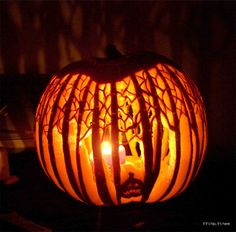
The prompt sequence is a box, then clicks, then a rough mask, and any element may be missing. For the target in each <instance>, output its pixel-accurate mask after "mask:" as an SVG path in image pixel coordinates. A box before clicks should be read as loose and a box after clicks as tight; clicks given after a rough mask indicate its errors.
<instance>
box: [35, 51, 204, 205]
mask: <svg viewBox="0 0 236 232" xmlns="http://www.w3.org/2000/svg"><path fill="white" fill-rule="evenodd" d="M35 139H36V147H37V153H38V158H39V161H40V163H41V165H42V168H43V170H44V171H45V173H46V174H47V176H48V177H49V178H50V179H51V180H52V181H53V182H54V183H55V184H56V185H57V186H58V187H59V188H60V189H61V190H63V191H65V192H67V193H69V194H70V195H71V196H72V197H74V198H75V199H77V200H79V201H82V202H86V203H89V204H96V205H119V204H124V203H129V202H132V201H133V202H156V201H164V200H167V199H169V198H171V197H174V196H176V195H178V194H179V193H180V192H182V191H183V190H184V189H186V187H187V186H188V185H189V183H190V182H191V181H192V180H193V179H194V177H195V176H196V175H197V173H198V171H199V168H200V166H201V164H202V161H203V159H204V154H205V150H206V144H207V122H206V116H205V110H204V105H203V101H202V98H201V96H200V93H199V91H198V90H197V87H196V86H195V84H194V83H193V81H191V80H190V79H188V78H187V77H186V75H185V74H184V73H183V72H182V71H181V69H180V68H179V67H178V66H177V65H175V64H173V63H172V62H171V61H169V60H168V59H167V58H164V57H162V56H159V55H155V54H152V53H138V54H136V55H129V56H123V57H120V58H116V59H102V58H98V59H93V60H87V61H80V62H76V63H73V64H71V65H69V66H67V67H65V68H64V69H62V70H61V71H59V72H58V73H57V74H56V75H54V76H53V78H52V79H51V81H50V83H49V84H48V86H47V88H46V90H45V92H44V93H43V95H42V97H41V99H40V102H39V105H38V108H37V113H36V120H35Z"/></svg>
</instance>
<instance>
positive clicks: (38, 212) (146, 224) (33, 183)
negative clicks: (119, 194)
mask: <svg viewBox="0 0 236 232" xmlns="http://www.w3.org/2000/svg"><path fill="white" fill-rule="evenodd" d="M9 161H10V168H11V173H12V174H14V175H17V176H19V177H20V181H19V182H18V183H17V184H14V185H11V186H4V185H2V184H1V185H0V186H1V189H0V190H1V214H0V216H1V217H0V218H1V219H2V220H1V221H2V222H1V228H0V230H1V231H24V230H23V229H22V228H20V227H17V226H16V225H12V224H13V223H14V220H13V222H11V219H10V220H5V219H4V216H6V215H11V216H12V215H13V218H14V215H16V214H17V215H18V216H21V217H23V218H24V219H26V220H27V221H30V222H33V223H36V224H37V225H40V226H43V227H45V228H49V229H51V231H65V232H66V231H122V232H125V231H173V232H174V231H235V222H234V220H235V217H234V209H235V204H234V184H233V183H234V180H235V179H234V177H235V175H234V174H235V172H234V164H235V163H234V162H232V160H230V159H227V160H222V161H221V162H212V161H211V162H210V161H207V160H206V161H205V162H204V164H203V167H202V169H201V171H200V173H199V175H198V177H197V178H196V179H195V181H194V182H193V183H191V185H190V186H189V187H188V189H187V190H186V191H185V192H184V193H182V194H180V195H179V196H178V197H176V198H174V199H170V200H168V201H166V202H163V203H155V204H128V205H123V206H119V207H96V206H89V205H85V204H82V203H80V202H77V201H76V200H74V199H72V198H71V197H70V196H69V195H67V194H66V193H64V192H62V191H61V190H59V189H58V188H57V187H55V186H54V184H52V183H51V182H50V181H49V180H48V178H47V177H46V176H45V174H44V173H43V171H42V169H41V167H40V165H39V162H38V160H37V155H36V153H35V152H34V151H25V152H21V153H18V154H10V155H9ZM34 231H43V229H42V230H40V229H38V230H37V229H35V230H34ZM45 231H47V230H45Z"/></svg>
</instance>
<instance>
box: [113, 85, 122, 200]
mask: <svg viewBox="0 0 236 232" xmlns="http://www.w3.org/2000/svg"><path fill="white" fill-rule="evenodd" d="M117 111H118V103H117V97H116V84H115V83H111V115H112V117H111V141H112V144H113V146H112V163H113V173H114V182H115V188H116V196H117V197H116V198H117V201H118V204H120V202H121V193H120V159H119V152H118V147H119V130H118V112H117Z"/></svg>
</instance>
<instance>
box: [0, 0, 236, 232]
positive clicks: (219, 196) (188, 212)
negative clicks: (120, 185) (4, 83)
mask: <svg viewBox="0 0 236 232" xmlns="http://www.w3.org/2000/svg"><path fill="white" fill-rule="evenodd" d="M235 12H236V8H235V3H234V1H118V0H117V1H1V2H0V17H1V21H0V29H1V31H0V46H1V54H0V74H1V76H2V78H13V77H14V78H16V77H19V78H24V77H25V76H27V78H30V79H33V78H35V80H36V79H37V78H39V77H40V78H41V77H42V78H45V76H46V77H49V76H50V75H51V74H53V73H55V72H56V71H58V70H59V69H60V68H62V67H63V66H65V65H67V64H69V63H70V62H72V61H75V60H80V59H86V58H91V57H95V56H105V53H104V51H105V48H106V46H107V44H109V43H113V44H115V45H116V47H117V48H118V49H119V50H120V51H121V52H122V53H124V54H127V53H130V52H135V51H140V50H149V51H153V52H157V53H160V54H162V55H164V56H167V57H168V58H170V59H172V60H174V61H175V62H176V63H178V64H179V65H181V66H182V67H183V69H184V70H185V72H186V73H187V74H188V75H189V76H190V77H191V78H192V79H193V80H194V81H195V82H196V84H197V86H198V87H199V90H200V92H201V93H202V96H203V99H204V102H205V106H206V113H207V119H208V129H209V143H208V150H207V154H206V159H205V162H204V164H203V167H202V170H201V172H200V174H199V176H198V178H197V179H196V180H195V182H194V183H193V184H192V185H191V186H190V187H189V189H188V190H187V191H186V192H185V193H183V194H182V195H180V196H179V197H178V198H176V199H173V200H170V201H168V202H167V203H162V204H153V205H148V206H133V205H131V206H124V207H123V206H122V207H118V209H117V208H113V209H107V208H103V209H102V210H101V209H99V208H90V207H86V206H83V205H81V204H79V203H75V202H74V201H73V200H71V199H68V198H67V196H65V195H64V193H60V192H58V190H56V189H54V187H51V183H50V184H49V186H50V187H49V186H48V189H47V188H46V189H47V190H49V189H50V191H51V192H50V191H46V193H45V192H44V190H45V188H44V189H43V190H41V189H40V191H39V190H38V189H37V187H36V186H34V188H33V190H32V189H29V188H27V186H28V184H29V185H30V183H31V182H30V181H33V180H34V179H33V177H35V176H34V175H36V177H35V178H36V179H37V178H39V179H40V180H41V182H40V183H43V184H45V185H46V186H47V184H48V182H47V179H44V175H43V174H42V173H41V172H42V171H41V169H40V168H39V167H38V164H37V161H35V160H36V155H35V153H30V157H31V158H29V155H27V159H26V158H25V156H26V153H23V154H21V155H20V156H15V155H12V156H11V157H13V158H11V162H12V163H11V164H12V170H13V172H14V170H15V172H16V173H17V174H18V175H20V176H23V177H24V179H23V181H21V185H20V187H21V188H22V189H23V188H25V189H26V190H24V191H25V192H24V194H25V195H26V196H28V195H30V198H29V201H28V199H27V198H23V200H22V199H21V198H22V194H21V195H19V196H18V195H17V197H19V199H18V198H17V197H16V196H15V197H13V196H12V195H11V194H13V193H16V194H19V193H17V192H14V191H16V190H14V191H13V190H11V191H10V192H9V193H8V195H6V199H11V200H12V199H14V200H12V201H11V204H10V206H11V207H12V208H13V209H14V207H15V209H16V210H18V211H20V212H21V213H22V212H23V215H26V216H27V217H28V218H32V219H34V220H35V221H39V222H41V224H45V225H48V226H49V227H50V226H51V228H57V229H60V228H61V229H62V228H64V229H63V230H64V231H65V230H66V228H67V229H68V231H75V230H73V228H74V229H75V228H79V227H76V226H78V224H80V225H81V222H82V221H83V222H84V224H86V223H87V224H86V226H87V227H88V228H87V229H90V230H95V229H97V228H99V229H98V230H102V229H104V230H105V229H107V230H111V227H112V226H113V227H114V228H116V227H117V228H118V229H117V230H119V229H121V228H122V230H121V231H124V230H127V231H129V230H131V229H135V230H139V231H142V230H144V231H158V230H159V231H162V230H170V231H175V229H176V231H177V230H184V229H186V230H189V229H190V228H192V230H193V231H194V230H199V231H202V230H211V231H212V230H222V231H228V230H230V229H233V225H234V219H235V217H234V212H233V210H234V208H235V207H234V206H235V201H234V186H235V184H234V182H235V169H234V168H235V158H234V157H235V128H236V124H235V109H236V107H235V74H236V73H235V61H236V60H235V51H236V49H235V48H236V47H235V25H236V24H235V23H236V22H235ZM36 77H37V78H36ZM31 82H32V81H31ZM36 85H37V83H36ZM5 91H7V90H5ZM27 154H28V153H27ZM30 164H31V165H30ZM19 166H21V169H19V168H18V169H17V167H19ZM14 167H15V169H14ZM32 167H35V168H32ZM27 168H28V169H27ZM37 168H38V169H37ZM35 170H38V172H39V174H35ZM31 172H32V173H31ZM41 175H42V176H41ZM39 186H41V185H39ZM18 187H19V186H18ZM38 188H40V187H38ZM52 189H53V190H52ZM7 191H8V190H7ZM12 191H13V192H12ZM22 191H23V190H22ZM49 192H50V193H49ZM27 194H28V195H27ZM47 194H48V195H47ZM53 194H54V195H53ZM40 195H41V196H42V197H39V196H40ZM11 196H12V197H13V198H11ZM34 196H35V198H34ZM55 196H58V199H59V201H57V200H56V197H55ZM4 199H5V198H4ZM24 199H25V201H24ZM36 199H37V200H39V201H36ZM45 199H47V200H48V201H49V199H50V201H51V202H53V203H54V210H53V209H51V210H50V209H48V208H46V207H47V206H48V205H49V204H46V203H45V202H44V200H45ZM62 199H63V200H64V201H63V200H62ZM47 200H46V202H47ZM14 202H15V204H14ZM17 202H18V203H17ZM19 202H21V203H19ZM42 202H44V203H42ZM58 202H59V203H58ZM65 202H67V203H65ZM57 203H58V204H59V205H57ZM21 204H22V205H21ZM32 204H34V205H35V206H34V208H32ZM23 205H24V207H25V208H24V210H23V211H22V208H23ZM44 207H45V208H44ZM43 209H45V210H43ZM61 210H62V211H61ZM63 210H64V211H63ZM35 212H37V213H35ZM55 212H57V215H58V217H56V216H55ZM60 212H61V213H60ZM62 212H64V213H62ZM70 212H73V213H70ZM101 212H102V213H101ZM43 213H44V214H45V215H46V216H45V217H47V218H48V215H50V216H51V222H52V223H51V224H50V220H49V219H48V221H47V222H45V221H44V220H43V219H42V218H44V219H45V217H43V216H42V214H43ZM40 215H41V221H40V220H39V218H40ZM52 215H53V216H52ZM71 215H74V217H71ZM81 215H83V216H81ZM86 215H87V216H86ZM99 215H100V216H99ZM50 216H49V218H50ZM90 216H91V218H90ZM76 217H78V218H83V220H82V219H77V220H76V219H75V218H76ZM99 217H100V219H99ZM122 217H123V218H124V221H123V223H122V221H120V219H121V218H122ZM137 218H138V219H137ZM57 219H58V220H57ZM63 220H64V223H63ZM59 221H60V223H61V224H60V226H59V224H56V222H59ZM140 221H141V222H144V224H142V223H139V222H140ZM204 221H207V222H218V221H219V222H230V223H231V226H230V227H225V226H218V227H212V226H209V227H208V226H202V222H204ZM76 222H77V223H76ZM89 222H90V223H89ZM53 223H54V224H53ZM112 223H113V224H112ZM135 223H136V224H137V223H139V224H138V225H141V226H138V227H135V226H134V225H135ZM52 224H53V225H54V226H53V225H52ZM84 224H83V223H82V225H84ZM125 224H126V225H127V226H125ZM119 225H120V227H119ZM73 226H74V227H73ZM86 226H85V227H83V228H86ZM122 226H123V227H122ZM69 227H70V230H69ZM125 228H126V229H125ZM81 229H82V227H81ZM82 230H83V229H82Z"/></svg>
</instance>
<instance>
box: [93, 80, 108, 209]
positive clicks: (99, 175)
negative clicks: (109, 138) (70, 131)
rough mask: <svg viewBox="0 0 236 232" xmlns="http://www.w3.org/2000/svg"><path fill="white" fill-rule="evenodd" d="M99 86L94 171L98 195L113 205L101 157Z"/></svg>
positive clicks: (94, 139)
mask: <svg viewBox="0 0 236 232" xmlns="http://www.w3.org/2000/svg"><path fill="white" fill-rule="evenodd" d="M98 85H99V84H96V88H95V93H94V109H93V125H92V150H93V160H94V170H95V178H96V184H97V189H98V194H99V196H100V198H101V200H102V201H103V203H105V204H107V205H113V202H112V199H111V197H110V195H109V191H108V188H107V183H106V178H105V173H104V168H103V164H102V157H101V153H102V152H101V146H100V139H101V138H100V135H99V106H98V103H99V95H98Z"/></svg>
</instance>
